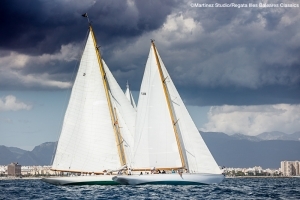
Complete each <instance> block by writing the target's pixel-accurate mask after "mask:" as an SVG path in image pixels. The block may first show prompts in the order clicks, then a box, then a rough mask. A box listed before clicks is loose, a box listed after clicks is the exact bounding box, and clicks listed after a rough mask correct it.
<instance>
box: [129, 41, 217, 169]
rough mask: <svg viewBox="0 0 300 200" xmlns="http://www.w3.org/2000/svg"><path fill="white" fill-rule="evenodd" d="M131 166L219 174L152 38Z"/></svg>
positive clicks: (141, 90) (138, 109)
mask: <svg viewBox="0 0 300 200" xmlns="http://www.w3.org/2000/svg"><path fill="white" fill-rule="evenodd" d="M132 165H133V166H134V167H135V168H138V169H140V168H141V169H142V168H151V167H156V168H185V169H188V170H189V171H190V172H197V173H213V174H220V173H221V171H220V169H219V167H218V165H217V163H216V161H215V160H214V158H213V156H212V155H211V153H210V151H209V149H208V148H207V146H206V144H205V142H204V141H203V139H202V137H201V135H200V134H199V132H198V130H197V128H196V126H195V124H194V122H193V120H192V118H191V117H190V115H189V113H188V111H187V109H186V107H185V105H184V103H183V101H182V99H181V97H180V95H179V93H178V91H177V89H176V87H175V85H174V84H173V81H172V79H171V77H170V75H169V74H168V72H167V69H166V67H165V65H164V63H163V62H162V59H161V58H160V56H159V54H158V51H157V49H156V47H155V45H154V42H153V41H152V45H151V48H150V53H149V56H148V60H147V63H146V68H145V72H144V77H143V80H142V84H141V89H140V96H139V102H138V107H137V120H136V132H135V146H134V157H133V161H132Z"/></svg>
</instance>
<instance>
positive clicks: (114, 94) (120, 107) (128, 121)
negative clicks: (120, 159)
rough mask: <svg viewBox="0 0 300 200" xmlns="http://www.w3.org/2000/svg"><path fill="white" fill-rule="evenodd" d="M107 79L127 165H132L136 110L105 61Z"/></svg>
mask: <svg viewBox="0 0 300 200" xmlns="http://www.w3.org/2000/svg"><path fill="white" fill-rule="evenodd" d="M102 63H103V66H104V70H105V72H106V77H107V81H108V85H109V90H110V92H111V101H112V103H113V108H116V116H117V118H118V123H119V127H120V132H121V135H122V138H123V146H124V150H125V155H126V161H127V164H130V162H131V161H130V159H131V156H132V149H133V135H134V131H135V119H136V110H135V109H134V108H133V107H132V105H131V104H130V102H129V101H128V100H127V98H126V96H125V95H124V93H123V91H122V89H121V87H120V86H119V84H118V83H117V81H116V79H115V78H114V77H113V75H112V73H111V72H110V70H109V68H108V67H107V65H106V63H105V62H104V60H103V61H102Z"/></svg>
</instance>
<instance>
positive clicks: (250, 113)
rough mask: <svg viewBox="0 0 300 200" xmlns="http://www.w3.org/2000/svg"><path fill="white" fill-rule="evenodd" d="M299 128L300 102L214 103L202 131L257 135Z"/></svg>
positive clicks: (292, 131)
mask: <svg viewBox="0 0 300 200" xmlns="http://www.w3.org/2000/svg"><path fill="white" fill-rule="evenodd" d="M299 129H300V104H298V105H289V104H276V105H260V106H230V105H224V106H212V107H211V108H210V111H209V113H208V123H206V124H205V125H204V126H203V128H202V130H203V131H214V132H225V133H228V134H234V133H242V134H245V135H257V134H260V133H262V132H269V131H282V132H286V133H294V132H296V131H299Z"/></svg>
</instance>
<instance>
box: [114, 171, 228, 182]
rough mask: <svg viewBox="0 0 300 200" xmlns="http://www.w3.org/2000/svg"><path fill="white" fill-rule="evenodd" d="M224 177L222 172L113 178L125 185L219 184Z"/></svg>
mask: <svg viewBox="0 0 300 200" xmlns="http://www.w3.org/2000/svg"><path fill="white" fill-rule="evenodd" d="M223 179H224V176H223V175H222V174H190V173H183V174H181V175H179V174H147V175H131V176H115V177H113V180H114V181H116V182H118V183H120V184H124V185H143V184H153V185H154V184H166V185H205V184H218V183H220V182H221V181H222V180H223Z"/></svg>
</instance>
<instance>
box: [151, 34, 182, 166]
mask: <svg viewBox="0 0 300 200" xmlns="http://www.w3.org/2000/svg"><path fill="white" fill-rule="evenodd" d="M151 45H152V47H153V50H154V54H155V59H156V63H157V67H158V71H159V74H160V79H161V82H162V85H163V88H164V93H165V97H166V101H167V104H168V108H169V112H170V117H171V120H172V125H173V130H174V134H175V138H176V142H177V146H178V150H179V154H180V159H181V164H182V168H188V163H187V159H186V156H185V154H184V152H183V148H182V147H183V144H182V142H181V141H182V140H181V137H180V135H179V131H178V128H177V126H176V124H177V122H178V120H177V119H176V117H175V114H174V111H173V109H172V105H171V99H170V95H169V92H168V87H167V84H166V79H167V77H164V75H163V71H162V68H161V65H160V62H159V58H158V54H157V50H156V46H155V44H154V40H151Z"/></svg>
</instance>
